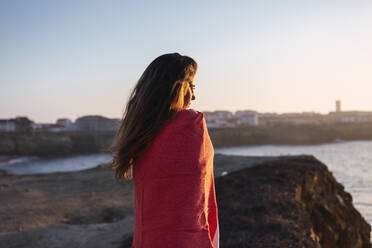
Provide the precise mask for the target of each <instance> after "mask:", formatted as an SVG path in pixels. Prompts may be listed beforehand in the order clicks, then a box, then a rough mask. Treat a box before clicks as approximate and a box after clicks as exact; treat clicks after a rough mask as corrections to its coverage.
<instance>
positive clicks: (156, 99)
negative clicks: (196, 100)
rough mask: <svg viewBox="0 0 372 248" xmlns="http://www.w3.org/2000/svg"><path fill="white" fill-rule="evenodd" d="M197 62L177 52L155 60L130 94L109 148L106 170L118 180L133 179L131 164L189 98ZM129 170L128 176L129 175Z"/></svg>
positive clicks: (185, 104)
mask: <svg viewBox="0 0 372 248" xmlns="http://www.w3.org/2000/svg"><path fill="white" fill-rule="evenodd" d="M196 70H197V63H196V62H195V61H194V60H193V59H192V58H190V57H188V56H182V55H180V54H178V53H171V54H164V55H161V56H159V57H157V58H156V59H155V60H154V61H152V62H151V63H150V65H149V66H148V67H147V68H146V70H145V71H144V72H143V74H142V75H141V77H140V78H139V80H138V81H137V84H136V86H135V87H134V89H133V91H132V92H131V94H130V96H129V99H128V102H127V105H126V107H125V111H124V113H123V117H122V119H121V124H120V127H119V129H118V131H117V133H116V137H115V139H114V142H113V143H112V145H111V146H110V147H109V148H108V149H107V151H109V152H111V153H112V155H113V159H112V161H111V163H110V164H109V167H110V168H111V169H113V170H115V177H116V179H117V180H122V179H124V178H126V179H131V178H133V165H134V162H135V161H136V159H137V158H138V157H139V156H140V155H141V154H142V152H144V151H145V150H146V148H147V147H148V146H149V145H150V144H151V142H152V141H153V139H154V138H155V137H156V135H157V134H158V133H159V131H160V130H161V129H162V128H163V127H164V126H165V125H166V124H167V123H169V122H170V121H171V120H172V119H173V118H174V117H175V116H176V115H177V114H178V112H179V111H180V110H182V109H183V108H185V106H187V105H188V104H189V102H190V101H191V99H192V95H190V91H189V90H188V88H189V81H190V79H189V78H190V77H192V76H194V75H195V73H196ZM129 171H131V175H130V174H129Z"/></svg>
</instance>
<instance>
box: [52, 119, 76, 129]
mask: <svg viewBox="0 0 372 248" xmlns="http://www.w3.org/2000/svg"><path fill="white" fill-rule="evenodd" d="M56 124H57V125H61V126H64V130H66V131H74V130H76V125H75V123H73V122H72V121H71V120H70V119H68V118H60V119H57V121H56Z"/></svg>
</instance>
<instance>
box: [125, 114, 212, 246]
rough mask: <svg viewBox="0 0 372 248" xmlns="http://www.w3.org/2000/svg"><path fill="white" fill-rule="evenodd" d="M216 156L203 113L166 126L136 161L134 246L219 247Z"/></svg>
mask: <svg viewBox="0 0 372 248" xmlns="http://www.w3.org/2000/svg"><path fill="white" fill-rule="evenodd" d="M213 156H214V150H213V145H212V142H211V140H210V138H209V135H208V130H207V126H206V122H205V118H204V115H203V113H202V112H199V111H195V110H192V109H185V110H182V111H181V112H179V113H178V115H177V116H176V117H175V119H173V121H172V122H170V123H169V124H168V125H167V126H165V127H164V128H163V130H162V131H161V132H160V133H159V134H158V135H157V137H156V138H155V139H154V141H153V143H152V144H151V145H150V147H149V148H148V149H147V150H146V151H145V153H143V154H142V156H141V157H140V158H139V159H138V160H137V161H136V163H135V164H134V166H133V181H134V192H135V199H134V202H135V209H134V214H135V227H134V236H133V243H132V248H158V247H159V248H160V247H161V248H167V247H172V248H219V228H218V211H217V202H216V193H215V187H214V174H213Z"/></svg>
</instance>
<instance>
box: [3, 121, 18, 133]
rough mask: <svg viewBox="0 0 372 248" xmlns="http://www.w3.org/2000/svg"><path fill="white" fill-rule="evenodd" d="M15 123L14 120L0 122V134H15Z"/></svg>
mask: <svg viewBox="0 0 372 248" xmlns="http://www.w3.org/2000/svg"><path fill="white" fill-rule="evenodd" d="M15 131H16V123H15V120H14V119H3V120H0V132H15Z"/></svg>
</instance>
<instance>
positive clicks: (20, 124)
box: [0, 116, 35, 133]
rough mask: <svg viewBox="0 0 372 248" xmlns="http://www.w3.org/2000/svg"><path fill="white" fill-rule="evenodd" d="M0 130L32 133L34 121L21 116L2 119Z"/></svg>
mask: <svg viewBox="0 0 372 248" xmlns="http://www.w3.org/2000/svg"><path fill="white" fill-rule="evenodd" d="M0 131H1V132H23V133H33V132H34V131H35V123H34V122H33V121H31V120H30V119H28V118H27V117H23V116H19V117H16V118H13V119H2V120H0Z"/></svg>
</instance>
